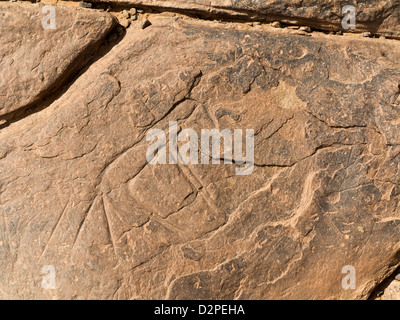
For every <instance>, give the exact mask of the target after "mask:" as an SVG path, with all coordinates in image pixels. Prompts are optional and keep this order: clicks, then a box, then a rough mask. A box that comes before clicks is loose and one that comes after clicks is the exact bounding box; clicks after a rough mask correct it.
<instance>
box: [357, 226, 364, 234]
mask: <svg viewBox="0 0 400 320" xmlns="http://www.w3.org/2000/svg"><path fill="white" fill-rule="evenodd" d="M357 229H358V231H360V232H361V233H364V232H365V230H364V228H363V227H360V226H359V227H357Z"/></svg>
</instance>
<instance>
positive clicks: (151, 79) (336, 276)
mask: <svg viewBox="0 0 400 320" xmlns="http://www.w3.org/2000/svg"><path fill="white" fill-rule="evenodd" d="M151 23H152V25H151V26H149V27H147V28H146V29H141V28H140V25H139V24H133V25H132V26H131V27H130V29H129V30H128V31H127V34H126V36H125V38H124V39H123V40H122V41H121V42H120V43H118V44H117V45H116V46H115V47H114V48H113V49H112V50H111V51H110V52H109V53H108V54H106V55H105V56H104V57H102V58H101V59H99V60H98V61H97V62H95V63H94V64H93V65H92V66H90V68H89V69H88V70H87V71H86V72H85V73H84V74H83V75H81V76H80V78H79V79H77V81H76V82H75V83H73V84H72V85H71V86H70V87H69V88H68V90H67V91H66V92H65V93H64V94H63V95H62V96H61V98H60V99H58V100H56V101H55V102H54V103H53V104H52V105H50V106H49V107H48V108H46V109H45V110H42V111H40V112H38V113H35V114H33V115H31V116H29V117H26V118H24V119H22V120H20V121H18V122H15V123H13V124H11V125H10V126H8V127H6V128H4V129H3V130H1V131H0V213H1V219H0V269H1V270H2V272H1V273H0V283H1V286H0V297H1V298H3V299H7V298H45V299H49V298H65V299H88V298H101V299H133V298H139V299H144V298H147V299H164V298H168V299H198V298H200V299H233V298H239V299H250V298H251V299H288V298H301V299H317V298H319V299H331V298H338V299H364V298H368V296H369V294H370V293H371V291H372V290H373V289H374V288H375V286H376V285H377V284H378V283H379V282H381V281H382V280H383V279H384V278H385V277H387V276H388V274H390V273H391V272H393V270H394V268H396V266H397V265H398V264H399V252H400V233H399V221H400V217H399V210H398V201H399V194H400V189H399V184H400V176H399V174H398V168H399V154H400V147H399V144H400V133H399V132H400V130H399V129H400V111H399V110H400V109H399V107H400V98H399V96H400V68H399V65H400V55H399V52H400V44H399V43H398V42H396V41H389V40H379V41H378V40H373V39H366V38H361V37H360V38H346V37H329V36H324V35H316V36H312V37H300V36H298V35H295V34H292V33H290V32H289V31H287V30H281V29H273V28H272V27H271V29H269V30H264V29H262V28H261V29H260V30H259V31H256V30H255V29H250V28H247V29H246V28H244V27H243V26H241V25H240V24H238V25H235V24H229V25H221V24H217V23H211V22H205V21H197V22H196V21H185V20H176V19H171V18H162V17H159V18H155V17H154V18H152V19H151ZM259 27H261V26H259ZM172 120H177V121H178V125H179V127H180V128H192V129H195V130H196V131H198V132H199V131H200V129H203V128H220V129H223V128H229V129H246V128H249V129H254V130H255V169H254V172H253V173H252V174H251V175H248V176H238V175H235V168H236V166H235V165H225V164H220V165H188V166H184V165H149V164H147V161H146V157H145V155H146V149H147V147H148V146H149V144H150V142H147V141H146V138H145V136H146V133H147V132H148V131H149V130H150V129H151V128H160V129H166V128H167V127H168V122H169V121H172ZM45 265H53V266H54V267H55V269H56V289H55V290H46V289H43V288H42V286H41V282H42V278H43V275H42V274H41V270H42V268H43V266H45ZM345 265H352V266H354V267H355V268H356V271H357V287H356V289H355V290H344V289H343V288H342V286H341V282H342V278H343V277H344V275H343V274H342V273H341V270H342V267H343V266H345Z"/></svg>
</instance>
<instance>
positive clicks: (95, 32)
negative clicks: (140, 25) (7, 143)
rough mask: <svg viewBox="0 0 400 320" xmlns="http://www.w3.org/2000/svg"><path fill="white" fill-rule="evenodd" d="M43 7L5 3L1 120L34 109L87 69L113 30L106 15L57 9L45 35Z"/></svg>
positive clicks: (0, 43) (0, 18) (0, 26)
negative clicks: (77, 73) (23, 110)
mask: <svg viewBox="0 0 400 320" xmlns="http://www.w3.org/2000/svg"><path fill="white" fill-rule="evenodd" d="M42 8H43V5H29V4H19V3H5V2H0V22H1V23H0V34H1V35H2V36H1V40H0V57H1V59H0V70H1V73H0V116H4V115H6V114H9V113H12V112H15V111H17V110H19V109H22V108H25V107H34V106H35V104H36V103H37V102H39V101H40V100H41V99H42V98H44V97H46V96H47V95H49V94H50V93H51V92H53V91H54V90H55V89H57V88H59V87H60V86H61V85H62V84H63V83H64V82H65V81H66V80H67V79H68V76H70V75H71V74H72V73H73V72H75V71H77V70H79V69H80V68H82V67H83V66H84V65H85V63H86V62H87V60H88V58H90V56H91V54H92V53H93V52H95V51H96V49H97V47H98V45H99V44H100V43H101V41H102V40H103V39H104V37H105V36H106V35H107V34H108V33H109V32H110V30H111V29H112V28H113V26H114V24H115V23H114V19H113V18H112V16H111V15H109V14H107V13H104V12H95V11H90V10H84V9H79V8H73V7H62V6H57V7H56V29H54V30H53V29H47V30H44V29H43V27H42V20H43V19H44V18H45V17H46V15H47V14H48V12H46V13H42Z"/></svg>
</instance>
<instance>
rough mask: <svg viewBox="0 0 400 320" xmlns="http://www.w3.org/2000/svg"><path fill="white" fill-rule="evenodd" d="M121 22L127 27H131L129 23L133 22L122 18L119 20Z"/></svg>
mask: <svg viewBox="0 0 400 320" xmlns="http://www.w3.org/2000/svg"><path fill="white" fill-rule="evenodd" d="M119 24H120V25H121V26H123V27H124V28H125V29H126V28H128V27H129V25H130V24H131V22H130V21H129V20H128V19H121V21H120V22H119Z"/></svg>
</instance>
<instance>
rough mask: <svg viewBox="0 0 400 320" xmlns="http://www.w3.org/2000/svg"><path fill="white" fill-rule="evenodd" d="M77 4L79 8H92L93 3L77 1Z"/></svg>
mask: <svg viewBox="0 0 400 320" xmlns="http://www.w3.org/2000/svg"><path fill="white" fill-rule="evenodd" d="M79 6H80V7H81V8H92V7H93V4H91V3H90V2H79Z"/></svg>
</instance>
